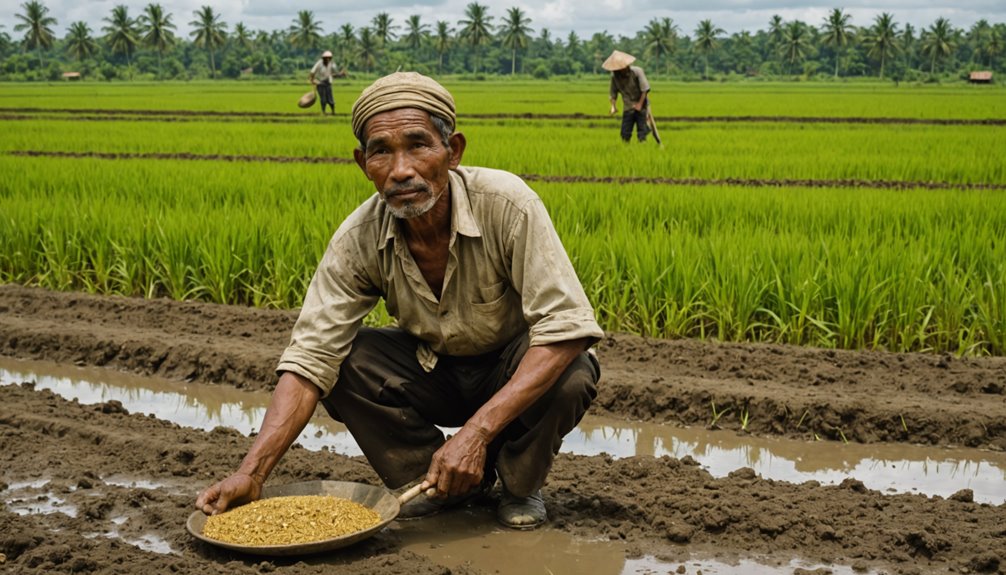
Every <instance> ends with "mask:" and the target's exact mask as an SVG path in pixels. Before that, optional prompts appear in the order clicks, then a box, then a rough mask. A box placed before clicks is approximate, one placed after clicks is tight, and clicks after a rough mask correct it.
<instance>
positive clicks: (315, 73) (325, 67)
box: [309, 50, 335, 116]
mask: <svg viewBox="0 0 1006 575" xmlns="http://www.w3.org/2000/svg"><path fill="white" fill-rule="evenodd" d="M334 76H335V69H334V66H333V65H332V53H331V52H329V51H328V50H325V51H324V52H322V53H321V59H320V60H318V61H317V62H315V63H314V66H313V67H312V68H311V75H310V76H309V80H310V82H311V84H313V85H314V87H315V89H316V90H318V99H319V100H321V113H322V114H323V115H324V114H325V106H329V107H331V108H332V115H333V116H334V115H335V98H334V97H333V96H332V78H333V77H334Z"/></svg>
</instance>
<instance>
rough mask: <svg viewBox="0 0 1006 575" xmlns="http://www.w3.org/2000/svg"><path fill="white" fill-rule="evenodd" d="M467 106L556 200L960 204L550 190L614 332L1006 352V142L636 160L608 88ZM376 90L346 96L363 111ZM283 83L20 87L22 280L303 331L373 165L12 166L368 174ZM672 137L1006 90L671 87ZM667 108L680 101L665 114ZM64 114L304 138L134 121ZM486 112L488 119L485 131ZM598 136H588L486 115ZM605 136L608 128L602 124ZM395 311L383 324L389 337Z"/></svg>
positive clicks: (665, 103)
mask: <svg viewBox="0 0 1006 575" xmlns="http://www.w3.org/2000/svg"><path fill="white" fill-rule="evenodd" d="M447 84H448V86H449V87H451V88H452V89H453V90H454V91H455V94H456V96H457V99H458V102H459V105H460V106H461V110H462V115H461V120H460V127H461V129H462V130H463V131H464V132H465V133H466V134H467V136H468V141H469V146H468V149H467V152H466V157H465V162H464V163H466V164H468V165H486V166H491V167H497V168H503V169H507V170H510V171H513V172H516V173H521V174H532V175H536V176H543V177H545V178H554V177H573V178H576V177H579V178H583V179H586V180H588V181H589V180H591V179H593V180H597V179H599V178H609V177H610V178H623V179H624V178H644V179H650V180H654V179H660V178H677V179H682V178H698V179H704V180H710V179H716V180H724V179H746V178H754V179H784V180H801V179H808V180H834V179H850V180H867V181H869V180H891V181H910V182H935V183H940V184H943V185H945V186H948V187H949V188H950V189H941V190H925V189H905V190H899V191H892V190H885V189H882V188H879V187H870V186H869V185H867V186H866V187H863V188H804V187H799V186H785V187H780V188H747V187H739V186H729V185H712V186H691V185H673V186H670V185H663V184H655V183H631V184H626V183H599V182H595V183H584V182H583V181H580V182H573V183H560V182H554V181H533V182H532V186H533V187H534V188H535V189H536V190H537V191H538V192H539V193H540V194H541V196H542V198H543V200H544V201H545V203H546V205H547V206H548V208H549V210H550V213H551V214H552V217H553V219H554V220H555V222H556V227H557V229H558V231H559V233H560V235H561V237H562V238H563V242H564V244H565V246H566V248H567V250H568V251H569V253H570V256H571V258H572V260H573V262H574V265H575V266H576V269H577V273H578V274H579V275H580V278H581V279H582V281H583V283H584V287H585V288H586V290H587V293H588V295H589V296H590V298H591V301H592V302H593V303H594V306H595V308H596V310H597V313H598V317H599V319H600V320H601V322H602V325H603V326H604V328H605V329H607V330H615V331H629V332H635V333H640V334H645V335H649V336H655V337H699V338H715V339H721V340H746V341H770V342H784V343H791V344H797V345H814V346H823V347H841V348H852V349H874V348H884V349H891V350H899V351H952V352H956V353H973V354H997V355H1003V354H1006V303H1004V302H1006V263H1004V262H1006V247H1004V242H1003V241H1002V238H1004V237H1006V191H1003V190H983V191H981V190H964V189H954V186H961V187H963V186H964V185H965V184H999V185H1002V184H1006V167H1004V162H1002V160H1001V152H1000V150H1003V149H1006V128H1004V127H1002V126H948V125H902V124H889V125H880V124H817V123H773V122H740V123H731V122H711V123H707V122H674V123H671V122H669V123H667V124H665V125H664V130H663V134H664V137H665V141H666V142H665V146H664V148H663V149H660V148H658V147H657V146H655V145H653V144H652V143H648V144H647V145H644V146H640V145H637V144H631V145H628V146H626V145H623V144H622V143H621V142H620V141H619V140H618V137H617V122H618V120H617V119H614V118H607V117H605V116H604V115H603V114H604V112H606V107H607V101H606V100H607V96H606V85H605V83H604V82H603V81H600V80H594V81H589V82H579V83H569V82H549V83H540V82H539V83H531V82H526V81H522V82H506V81H502V82H460V81H455V80H451V79H448V81H447ZM362 86H363V82H362V81H354V82H352V83H350V84H345V85H343V84H340V85H339V87H338V88H337V90H336V101H337V106H339V109H340V111H342V112H345V111H347V110H348V107H349V103H350V102H351V101H352V99H353V97H355V93H356V92H358V91H359V89H360V88H361V87H362ZM305 88H306V85H301V84H293V83H288V84H282V83H227V82H219V83H202V84H184V83H178V84H165V85H163V86H160V85H152V84H113V85H109V84H88V83H85V84H80V85H66V84H59V85H52V86H40V85H11V84H7V85H4V86H3V89H2V90H0V108H25V107H41V108H46V109H49V110H54V111H50V112H43V113H35V112H23V113H19V114H20V115H26V116H28V118H27V119H12V118H4V117H3V116H4V114H8V115H9V114H11V112H10V110H8V111H6V112H3V111H0V130H3V133H4V137H3V138H2V139H0V282H18V283H29V284H36V285H41V286H45V287H48V288H52V289H60V290H85V291H90V292H94V293H107V294H112V293H114V294H126V295H137V296H168V297H173V298H177V299H199V300H205V301H214V302H221V303H233V304H242V305H256V306H264V307H283V308H287V307H295V306H298V305H299V304H300V301H301V298H302V297H303V293H304V290H305V287H306V285H307V283H308V282H309V281H310V277H311V275H312V273H313V271H314V268H315V266H316V265H317V262H318V260H319V258H320V256H321V253H322V251H323V250H324V248H325V245H326V244H327V242H328V239H329V237H330V236H331V234H332V233H333V231H334V230H335V228H336V227H337V226H338V224H339V222H341V221H342V219H343V218H344V217H345V216H346V215H347V214H348V213H349V212H350V211H351V210H352V209H353V208H355V207H356V206H357V205H358V204H359V203H360V202H361V201H362V200H363V199H364V198H366V197H368V196H370V195H371V194H372V193H373V189H372V187H371V184H370V183H369V182H367V181H366V179H365V178H364V177H363V175H362V174H361V173H360V171H359V168H357V167H356V166H355V165H354V164H351V163H339V164H310V163H272V162H241V163H232V162H226V161H185V160H177V159H168V160H154V159H127V160H102V159H94V158H56V157H41V158H31V157H23V156H16V155H12V154H11V153H10V152H18V151H26V150H37V151H48V152H78V153H89V152H97V153H126V154H197V155H214V154H221V155H253V156H280V157H308V158H338V159H341V160H343V161H345V160H348V159H349V158H351V157H352V149H353V147H354V146H355V144H356V143H355V141H354V139H353V137H352V135H351V134H350V133H349V127H348V117H347V116H345V115H342V116H338V117H336V118H334V119H331V118H329V119H324V120H323V119H321V118H319V117H318V116H317V114H316V113H314V112H305V113H298V112H297V111H296V108H294V107H293V102H294V101H295V100H296V98H297V96H299V94H300V93H301V92H302V91H303V90H304V89H305ZM656 90H657V92H655V93H659V94H660V97H662V98H663V100H661V101H660V103H659V104H655V108H656V109H657V110H658V114H666V115H682V116H702V115H712V116H717V115H756V116H772V115H794V116H801V115H802V116H830V115H837V116H874V117H877V116H898V117H905V118H995V117H998V118H1002V117H1006V111H1004V102H1006V99H1004V98H1002V94H1003V92H1002V89H1001V88H998V87H993V88H991V89H978V88H969V87H961V86H956V87H944V86H932V87H928V86H927V87H917V86H902V87H900V88H897V89H895V88H893V87H892V86H888V85H880V84H854V85H848V86H846V85H840V84H835V85H829V84H812V85H800V84H730V85H718V84H674V83H661V82H658V83H657V84H656ZM655 98H656V96H655ZM61 108H78V109H81V108H100V109H107V110H113V111H114V110H118V111H122V110H142V109H161V110H204V111H235V112H265V113H272V114H276V113H286V112H290V113H292V114H293V115H292V116H279V117H273V118H256V117H230V118H210V117H205V116H202V117H195V118H193V117H171V116H170V115H169V116H168V117H167V118H164V117H162V118H158V119H156V120H153V121H152V120H151V119H149V118H146V119H144V118H140V119H139V120H138V119H137V118H129V117H121V118H115V119H113V120H112V121H87V120H83V119H82V118H83V117H84V116H85V115H84V114H78V113H75V112H69V113H67V112H60V111H58V110H59V109H61ZM466 113H467V114H470V116H469V117H465V114H466ZM505 113H518V114H519V113H532V114H557V113H580V114H585V115H588V116H591V117H582V118H571V119H544V120H543V119H540V118H534V119H528V118H487V117H475V116H478V115H482V116H485V115H491V114H505ZM595 116H596V117H595ZM386 319H387V318H386V315H385V314H384V312H383V310H378V312H377V313H376V314H375V315H374V316H372V317H371V318H370V321H372V322H375V323H381V322H383V321H386Z"/></svg>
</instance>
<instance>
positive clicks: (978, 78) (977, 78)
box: [968, 71, 992, 84]
mask: <svg viewBox="0 0 1006 575" xmlns="http://www.w3.org/2000/svg"><path fill="white" fill-rule="evenodd" d="M968 82H970V83H972V84H991V83H992V72H989V71H983V72H971V75H970V76H968Z"/></svg>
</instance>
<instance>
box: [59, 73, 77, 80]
mask: <svg viewBox="0 0 1006 575" xmlns="http://www.w3.org/2000/svg"><path fill="white" fill-rule="evenodd" d="M63 79H64V80H80V72H63Z"/></svg>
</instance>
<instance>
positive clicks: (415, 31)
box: [405, 14, 430, 58]
mask: <svg viewBox="0 0 1006 575" xmlns="http://www.w3.org/2000/svg"><path fill="white" fill-rule="evenodd" d="M405 26H406V28H407V29H408V33H406V35H405V45H406V46H408V47H409V54H412V55H415V54H418V53H419V49H420V48H422V46H423V40H425V39H426V38H427V37H428V36H429V35H430V33H429V29H430V27H429V25H427V24H423V22H422V17H421V16H419V14H413V15H412V16H409V19H408V20H406V21H405ZM410 58H411V56H410Z"/></svg>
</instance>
